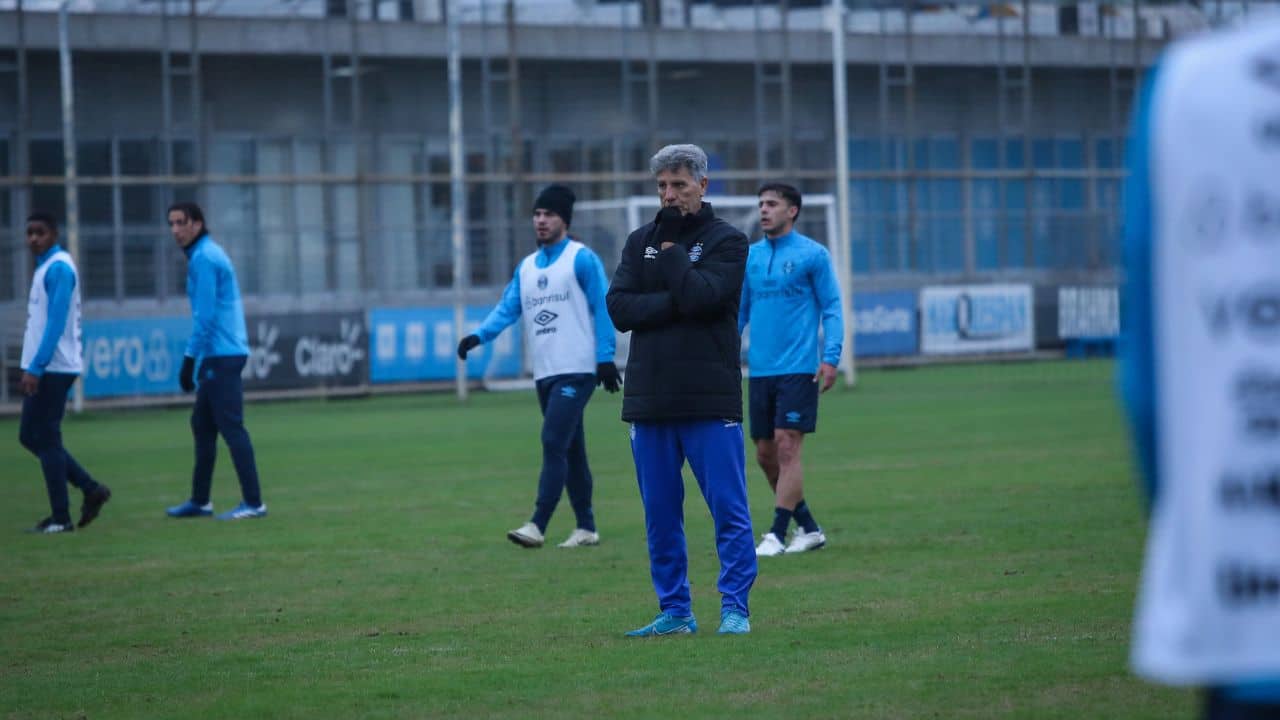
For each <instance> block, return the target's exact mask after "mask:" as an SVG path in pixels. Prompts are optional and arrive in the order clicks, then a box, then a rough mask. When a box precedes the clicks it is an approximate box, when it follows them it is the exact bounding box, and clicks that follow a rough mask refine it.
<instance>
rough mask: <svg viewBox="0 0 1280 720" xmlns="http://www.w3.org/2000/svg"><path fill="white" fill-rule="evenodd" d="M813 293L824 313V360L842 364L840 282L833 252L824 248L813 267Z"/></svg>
mask: <svg viewBox="0 0 1280 720" xmlns="http://www.w3.org/2000/svg"><path fill="white" fill-rule="evenodd" d="M812 282H813V295H814V298H815V299H816V300H817V303H818V309H819V311H820V312H821V313H822V338H823V343H822V362H824V363H826V364H828V365H832V366H839V365H840V353H841V352H842V351H843V350H844V309H843V306H842V305H841V304H840V284H839V283H838V282H836V273H835V268H834V267H832V264H831V254H830V253H828V252H827V249H826V248H822V252H821V253H819V255H818V258H817V261H816V262H815V263H814V267H813V275H812Z"/></svg>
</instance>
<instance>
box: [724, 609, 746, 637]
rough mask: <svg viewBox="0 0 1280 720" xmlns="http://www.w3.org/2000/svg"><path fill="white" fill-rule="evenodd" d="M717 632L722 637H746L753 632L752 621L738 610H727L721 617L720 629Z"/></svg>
mask: <svg viewBox="0 0 1280 720" xmlns="http://www.w3.org/2000/svg"><path fill="white" fill-rule="evenodd" d="M716 632H717V633H720V634H721V635H746V634H747V633H749V632H751V621H750V620H748V619H747V616H746V615H743V614H742V613H740V612H738V611H737V610H726V611H725V612H724V614H722V615H721V616H720V629H719V630H717V631H716Z"/></svg>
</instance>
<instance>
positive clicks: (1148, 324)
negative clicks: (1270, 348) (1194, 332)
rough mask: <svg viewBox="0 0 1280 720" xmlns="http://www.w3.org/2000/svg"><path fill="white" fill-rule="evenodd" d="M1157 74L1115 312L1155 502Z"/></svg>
mask: <svg viewBox="0 0 1280 720" xmlns="http://www.w3.org/2000/svg"><path fill="white" fill-rule="evenodd" d="M1155 78H1156V70H1152V71H1151V72H1150V73H1149V74H1148V75H1147V77H1146V81H1145V82H1144V83H1143V87H1142V89H1141V90H1140V91H1139V95H1138V99H1137V101H1136V102H1135V103H1134V108H1135V109H1134V113H1133V117H1132V119H1131V127H1130V138H1129V143H1128V148H1127V150H1126V155H1127V157H1126V159H1125V162H1126V163H1127V164H1128V168H1129V173H1128V176H1127V178H1126V179H1125V185H1124V237H1123V239H1122V243H1123V247H1122V252H1123V255H1124V265H1125V273H1124V274H1125V282H1124V286H1123V289H1122V293H1123V297H1122V298H1121V302H1120V307H1121V308H1124V322H1123V323H1122V324H1121V336H1120V362H1119V368H1118V370H1119V373H1118V379H1119V384H1120V393H1121V396H1122V397H1123V398H1124V405H1125V410H1126V412H1127V415H1128V420H1129V429H1130V431H1131V432H1132V434H1133V442H1134V446H1135V448H1136V450H1137V453H1138V460H1139V462H1140V464H1141V471H1142V480H1143V489H1144V491H1145V492H1146V495H1147V497H1148V499H1149V500H1151V501H1153V502H1154V500H1155V497H1156V493H1157V491H1158V487H1157V483H1158V480H1159V471H1158V469H1157V466H1156V465H1157V453H1156V367H1155V331H1154V324H1155V315H1154V312H1155V311H1154V308H1153V301H1152V277H1151V275H1152V267H1151V263H1152V237H1151V216H1152V207H1151V206H1152V197H1151V184H1150V169H1151V138H1150V127H1151V96H1152V89H1153V85H1154V83H1155Z"/></svg>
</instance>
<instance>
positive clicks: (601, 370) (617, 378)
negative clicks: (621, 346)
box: [596, 362, 622, 393]
mask: <svg viewBox="0 0 1280 720" xmlns="http://www.w3.org/2000/svg"><path fill="white" fill-rule="evenodd" d="M596 385H603V386H604V389H605V390H608V391H609V392H611V393H616V392H618V388H620V387H622V376H621V375H619V374H618V366H617V365H614V364H613V363H611V362H602V363H598V364H597V365H596Z"/></svg>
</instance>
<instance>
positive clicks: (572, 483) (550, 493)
mask: <svg viewBox="0 0 1280 720" xmlns="http://www.w3.org/2000/svg"><path fill="white" fill-rule="evenodd" d="M573 202H574V196H573V191H572V190H570V189H569V188H567V187H565V186H563V185H549V186H547V187H546V188H545V189H544V190H543V191H542V192H541V193H539V194H538V199H537V200H536V201H535V202H534V204H533V233H534V236H535V237H536V238H537V241H538V249H537V250H536V251H534V252H533V253H532V254H530V255H529V256H528V257H526V258H525V259H524V260H522V261H521V262H520V264H519V265H517V266H516V271H515V275H514V277H512V278H511V282H509V283H507V287H506V289H505V290H504V291H503V293H502V300H500V301H499V302H498V305H497V306H496V307H494V309H493V311H492V312H490V313H489V316H488V317H486V318H485V320H484V322H483V323H481V325H480V329H479V330H477V331H476V333H475V334H474V335H468V336H466V337H464V338H462V341H461V342H460V343H458V357H460V358H462V359H463V360H465V359H466V358H467V353H468V352H470V351H471V350H473V349H475V348H476V347H479V346H480V345H481V344H482V343H487V342H491V341H492V340H493V339H494V338H496V337H497V336H498V334H499V333H501V332H502V331H503V330H505V329H506V328H507V327H508V326H510V325H511V324H512V323H514V322H515V321H516V320H518V319H520V318H524V325H523V329H524V341H525V343H526V344H527V346H528V348H529V351H530V353H529V354H530V356H531V357H532V358H533V377H534V380H535V382H536V385H537V389H538V405H539V406H540V407H541V408H542V473H541V475H539V477H538V498H537V501H536V502H535V503H534V508H533V516H532V517H531V518H529V522H527V523H525V524H524V525H521V526H520V527H518V528H516V529H515V530H512V531H511V532H509V533H507V538H508V539H509V540H511V542H513V543H515V544H517V545H522V546H524V547H527V548H536V547H542V544H543V542H544V538H545V535H546V532H547V524H548V523H550V522H551V515H552V513H554V512H555V510H556V505H557V504H558V503H559V502H560V495H561V494H562V493H563V492H564V491H565V489H566V488H567V489H568V492H569V504H570V505H572V506H573V513H574V515H575V516H576V517H577V526H576V527H575V528H574V530H573V532H572V533H570V534H569V537H568V539H566V540H565V541H564V542H562V543H560V547H562V548H573V547H582V546H586V545H598V544H599V543H600V534H599V533H598V532H597V531H596V520H595V513H594V511H593V510H592V507H591V491H592V480H591V468H590V467H589V466H588V465H587V440H586V434H585V433H584V431H583V427H582V413H583V411H584V410H585V409H586V407H587V401H588V400H590V399H591V392H592V391H593V390H594V389H595V388H596V386H597V385H603V386H604V389H605V390H607V391H609V392H611V393H614V392H617V391H618V387H619V386H620V384H621V379H620V378H619V376H618V366H617V365H615V364H614V362H613V353H614V349H615V348H614V345H615V339H614V330H613V323H611V322H610V321H609V313H608V311H607V310H606V308H605V302H604V291H605V284H606V282H607V281H606V279H605V274H604V265H603V264H601V262H600V258H599V256H597V255H596V254H595V253H594V252H592V251H591V250H590V249H589V248H587V247H586V246H585V245H583V244H582V243H580V242H578V241H577V240H574V239H573V238H571V237H570V236H569V225H570V223H572V222H573Z"/></svg>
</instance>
